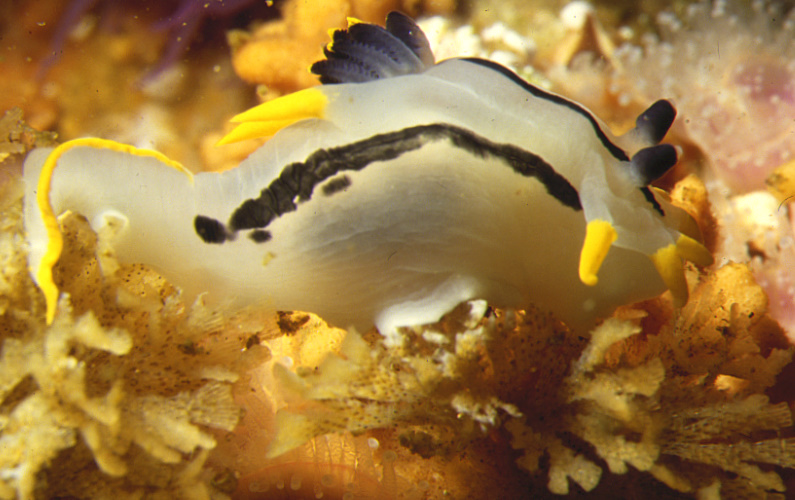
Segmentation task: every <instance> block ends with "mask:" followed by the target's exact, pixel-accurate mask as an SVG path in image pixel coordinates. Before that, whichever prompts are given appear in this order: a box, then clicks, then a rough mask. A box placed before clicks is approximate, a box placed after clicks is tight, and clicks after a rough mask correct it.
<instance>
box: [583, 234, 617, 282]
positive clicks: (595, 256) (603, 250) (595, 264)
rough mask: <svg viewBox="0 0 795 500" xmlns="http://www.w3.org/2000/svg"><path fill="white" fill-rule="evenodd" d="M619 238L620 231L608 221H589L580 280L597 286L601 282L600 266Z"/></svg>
mask: <svg viewBox="0 0 795 500" xmlns="http://www.w3.org/2000/svg"><path fill="white" fill-rule="evenodd" d="M617 238H618V233H617V232H616V230H615V228H613V225H612V224H610V223H609V222H608V221H606V220H601V219H595V220H592V221H590V222H589V223H588V226H587V227H586V228H585V242H584V243H583V245H582V251H581V252H580V269H579V272H580V281H582V282H583V283H585V284H586V285H588V286H595V285H596V284H597V283H598V282H599V278H598V274H599V268H601V267H602V263H603V262H604V260H605V258H606V257H607V253H608V252H609V251H610V246H611V245H612V244H613V243H614V242H615V241H616V239H617Z"/></svg>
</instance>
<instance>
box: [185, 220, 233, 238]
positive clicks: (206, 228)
mask: <svg viewBox="0 0 795 500" xmlns="http://www.w3.org/2000/svg"><path fill="white" fill-rule="evenodd" d="M193 227H194V229H196V234H198V235H199V238H201V239H202V240H203V241H204V242H205V243H223V242H224V241H226V240H227V239H228V235H227V233H226V227H224V225H223V224H222V223H221V222H220V221H218V220H216V219H212V218H210V217H206V216H204V215H197V216H196V218H195V219H193Z"/></svg>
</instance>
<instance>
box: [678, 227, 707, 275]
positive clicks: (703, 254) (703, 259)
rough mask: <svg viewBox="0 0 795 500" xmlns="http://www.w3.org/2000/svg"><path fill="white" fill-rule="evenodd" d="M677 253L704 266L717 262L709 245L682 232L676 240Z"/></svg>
mask: <svg viewBox="0 0 795 500" xmlns="http://www.w3.org/2000/svg"><path fill="white" fill-rule="evenodd" d="M676 253H678V254H679V256H680V257H682V258H683V259H685V260H689V261H690V262H692V263H694V264H696V265H699V266H702V267H707V266H711V265H712V263H713V262H715V258H714V257H713V256H712V254H711V253H710V252H709V250H707V247H705V246H704V245H702V244H701V242H699V241H698V240H696V239H693V238H691V237H690V236H687V235H685V234H680V235H679V238H677V240H676Z"/></svg>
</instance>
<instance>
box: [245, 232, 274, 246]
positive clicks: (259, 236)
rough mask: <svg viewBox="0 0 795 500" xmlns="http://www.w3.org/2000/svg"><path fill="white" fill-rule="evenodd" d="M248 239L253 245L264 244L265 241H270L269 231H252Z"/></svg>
mask: <svg viewBox="0 0 795 500" xmlns="http://www.w3.org/2000/svg"><path fill="white" fill-rule="evenodd" d="M248 237H249V238H251V240H252V241H253V242H255V243H265V242H266V241H270V239H271V233H270V231H263V230H262V229H255V230H254V231H251V233H250V234H249V235H248Z"/></svg>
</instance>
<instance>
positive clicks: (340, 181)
mask: <svg viewBox="0 0 795 500" xmlns="http://www.w3.org/2000/svg"><path fill="white" fill-rule="evenodd" d="M350 185H351V178H350V177H348V176H347V175H341V176H339V177H335V178H333V179H331V180H330V181H328V182H327V183H325V184H323V194H324V195H326V196H331V195H332V194H334V193H339V192H340V191H344V190H345V189H347V188H349V187H350Z"/></svg>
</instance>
